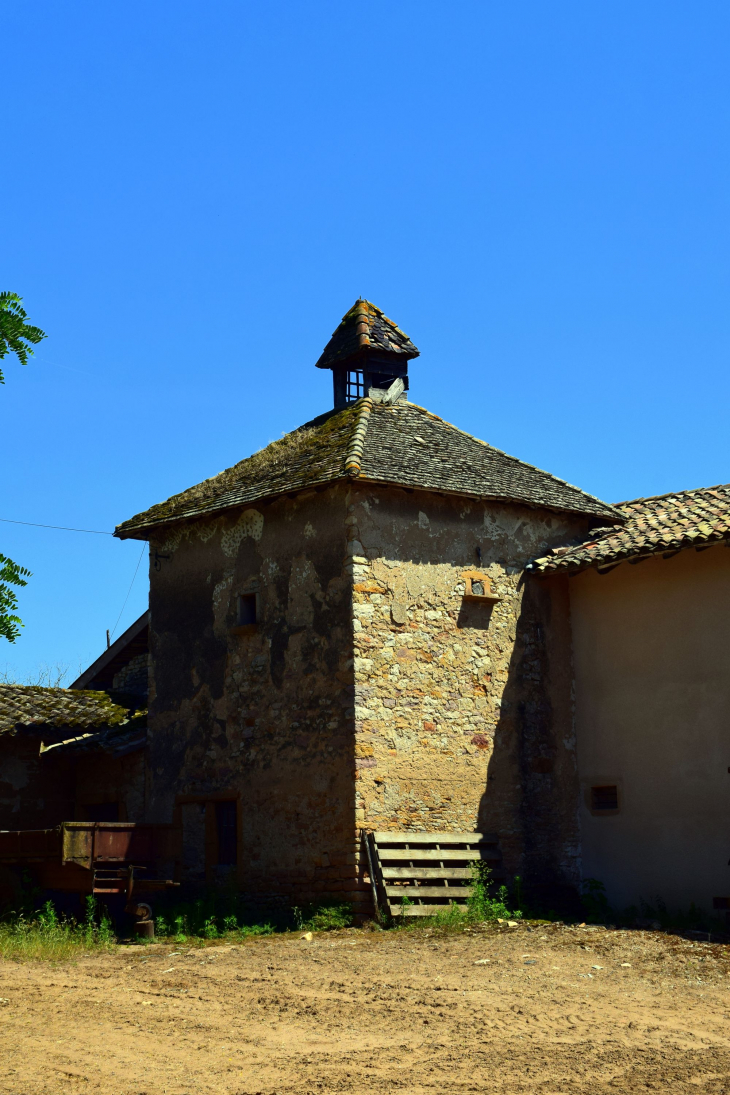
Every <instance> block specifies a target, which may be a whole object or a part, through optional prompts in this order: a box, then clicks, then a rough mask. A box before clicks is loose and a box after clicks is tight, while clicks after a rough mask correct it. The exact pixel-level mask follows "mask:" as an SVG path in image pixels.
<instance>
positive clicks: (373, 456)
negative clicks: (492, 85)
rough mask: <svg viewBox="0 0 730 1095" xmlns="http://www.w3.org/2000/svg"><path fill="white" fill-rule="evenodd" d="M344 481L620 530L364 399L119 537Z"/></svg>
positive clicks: (487, 453) (589, 501) (522, 475)
mask: <svg viewBox="0 0 730 1095" xmlns="http://www.w3.org/2000/svg"><path fill="white" fill-rule="evenodd" d="M345 476H348V477H350V478H352V479H356V480H358V481H360V482H368V481H371V482H377V483H384V484H392V485H394V486H405V487H413V488H420V489H422V490H433V491H441V492H447V493H451V494H457V495H465V496H467V497H475V498H483V499H496V500H500V501H506V502H521V503H524V504H526V505H529V506H539V507H543V508H547V509H552V510H557V511H560V512H569V513H579V514H584V515H586V516H590V517H598V518H603V519H604V520H608V521H614V522H617V523H619V522H623V521H624V517H623V516H622V514H621V513H620V512H618V511H617V510H615V509H614V508H613V507H612V506H608V505H606V504H605V502H601V501H600V500H599V499H598V498H594V497H593V496H592V495H590V494H585V493H584V492H583V491H581V490H579V489H578V488H577V487H573V486H571V485H570V484H569V483H566V482H564V480H562V479H557V478H556V477H555V476H554V475H549V474H548V472H544V471H540V469H539V468H535V467H533V466H532V465H531V464H525V463H523V461H521V460H517V459H515V457H513V456H507V454H506V453H503V452H501V451H500V450H499V449H495V448H492V446H491V445H487V444H486V443H485V442H484V441H479V440H478V439H477V438H476V437H472V436H471V435H470V434H467V433H463V432H462V431H461V430H458V429H457V428H456V427H455V426H451V425H449V423H448V422H445V421H444V420H443V419H442V418H439V417H438V416H437V415H435V414H431V413H430V411H427V410H424V409H423V407H417V406H415V404H413V403H408V402H405V401H403V402H398V403H395V404H393V405H387V404H384V403H377V402H375V401H373V400H372V399H369V398H365V399H360V400H358V402H357V403H355V404H353V405H352V406H350V407H346V408H345V409H344V410H342V411H337V412H332V413H330V414H328V415H323V416H322V417H321V418H318V419H315V420H314V421H313V422H310V423H308V424H307V425H305V426H302V427H301V428H300V429H298V430H295V431H294V432H293V433H290V434H287V435H286V436H285V437H283V438H282V439H281V440H280V441H274V442H273V443H272V444H271V445H269V446H268V447H267V448H265V449H262V450H261V452H258V453H255V454H254V455H253V456H250V457H248V459H246V460H242V461H241V462H240V463H239V464H236V465H234V467H232V468H229V469H228V470H227V471H223V472H221V473H220V474H219V475H216V476H214V477H213V478H212V479H206V480H205V481H204V482H203V483H200V484H199V485H198V486H196V487H191V488H190V489H189V490H186V491H183V492H182V493H181V494H176V495H174V496H173V497H172V498H169V499H168V500H167V502H162V503H160V504H158V505H156V506H152V507H151V509H148V510H146V511H145V512H144V513H140V514H138V515H137V516H136V517H132V518H131V520H129V521H125V522H124V523H123V524H121V525H119V526H118V527H117V529H116V532H115V535H117V536H119V537H121V538H122V539H125V538H127V537H134V538H136V539H141V540H144V539H148V538H149V537H150V536H151V535H152V534H153V532H154V530H155V529H156V528H162V527H164V526H165V525H169V524H171V523H173V522H177V521H181V520H189V519H192V518H197V517H203V516H216V515H217V514H219V513H221V512H223V511H225V510H229V509H234V508H236V507H239V506H245V505H250V504H252V503H253V502H256V501H259V500H263V499H266V498H273V497H276V496H278V495H282V494H287V493H291V492H293V491H298V490H303V489H306V488H309V487H313V486H316V485H319V484H323V483H329V482H334V481H336V480H338V479H343V478H345Z"/></svg>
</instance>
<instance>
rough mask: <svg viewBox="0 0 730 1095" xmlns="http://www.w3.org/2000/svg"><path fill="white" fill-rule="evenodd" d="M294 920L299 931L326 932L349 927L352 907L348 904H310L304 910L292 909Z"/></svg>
mask: <svg viewBox="0 0 730 1095" xmlns="http://www.w3.org/2000/svg"><path fill="white" fill-rule="evenodd" d="M294 920H295V923H296V926H297V929H298V930H299V931H312V932H327V931H337V930H338V929H339V928H349V927H350V926H351V924H352V909H351V908H350V906H349V905H337V904H335V903H332V904H328V903H325V904H323V905H310V906H309V907H308V908H307V910H306V912H304V913H303V912H302V911H301V909H297V908H295V909H294Z"/></svg>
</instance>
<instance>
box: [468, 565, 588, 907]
mask: <svg viewBox="0 0 730 1095" xmlns="http://www.w3.org/2000/svg"><path fill="white" fill-rule="evenodd" d="M567 581H568V579H567V578H559V579H557V580H555V579H551V580H540V579H535V578H532V577H526V576H524V575H523V577H522V579H521V582H520V585H521V587H522V590H523V597H522V605H521V609H520V612H519V615H518V618H517V622H516V629H515V641H514V645H513V648H512V654H511V658H510V661H509V667H508V670H507V679H506V682H505V686H504V691H503V693H502V701H501V704H500V708H499V711H500V713H499V717H498V720H497V724H496V727H495V731H494V741H493V751H492V755H491V757H490V760H489V764H488V769H487V787H486V788H485V791H484V794H483V796H482V799H481V803H480V806H479V828H480V830H481V831H484V832H496V833H498V835H499V839H500V845H501V848H502V853H503V859H504V866H505V868H506V871H507V874H508V876H510V877H514V876H515V875H517V874H519V875H520V876H521V878H522V880H523V892H524V894H525V898H526V900H527V902H528V903H529V904H530V905H532V906H533V907H534V908H535V909H536V910H544V911H548V910H554V911H557V912H561V913H563V914H565V915H572V914H577V913H579V912H580V910H581V903H580V896H579V889H580V874H579V870H580V867H579V818H578V806H579V801H578V795H579V786H578V773H577V764H576V755H575V745H574V730H573V725H572V698H571V688H572V662H571V642H570V617H569V605H568V590H567ZM468 608H469V606H465V610H466V611H465V612H464V614H463V622H462V616H460V617H459V626H468V627H475V626H478V625H477V624H476V623H475V622H474V621H473V620H471V619H470V618H469V612H468ZM467 620H468V622H467ZM483 626H485V627H486V626H488V622H487V621H486V620H485V621H484V625H483ZM488 744H489V743H486V745H487V747H488Z"/></svg>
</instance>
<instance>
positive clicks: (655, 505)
mask: <svg viewBox="0 0 730 1095" xmlns="http://www.w3.org/2000/svg"><path fill="white" fill-rule="evenodd" d="M616 509H617V510H619V511H620V512H621V513H622V514H623V515H624V517H625V518H626V524H625V525H624V526H623V527H620V528H616V527H612V528H605V529H594V530H593V532H592V534H591V539H590V540H587V541H585V542H583V543H580V544H567V545H565V546H564V547H559V548H553V549H552V551H550V553H549V554H548V555H545V556H544V557H543V558H541V559H535V560H533V562H532V563H530V564H529V569H531V570H533V571H536V572H538V573H549V572H553V571H561V570H562V571H575V570H582V569H584V568H586V567H591V566H601V565H605V566H608V565H609V564H611V563H617V562H621V561H622V560H624V559H634V558H637V557H640V556H642V555H653V554H656V553H657V552H662V551H676V550H679V549H680V548H683V547H697V546H698V545H699V544H711V543H715V542H718V541H722V540H730V484H725V485H720V486H717V487H704V488H699V489H698V490H685V491H678V492H677V493H675V494H662V495H658V496H657V497H655V498H636V499H634V500H633V501H632V502H619V503H618V504H617V505H616Z"/></svg>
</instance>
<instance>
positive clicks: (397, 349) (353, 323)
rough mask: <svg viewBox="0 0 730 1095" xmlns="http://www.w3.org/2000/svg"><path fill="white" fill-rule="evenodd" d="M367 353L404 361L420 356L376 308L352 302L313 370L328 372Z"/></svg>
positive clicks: (361, 302)
mask: <svg viewBox="0 0 730 1095" xmlns="http://www.w3.org/2000/svg"><path fill="white" fill-rule="evenodd" d="M368 351H369V352H375V353H388V354H398V355H400V356H401V357H404V358H405V359H406V360H408V359H409V358H412V357H418V355H419V352H420V351H419V350H417V349H416V347H415V346H414V345H413V343H412V342H411V340H410V338H409V337H408V335H407V334H406V333H405V331H401V329H400V327H398V326H396V324H395V323H393V320H392V319H388V317H387V316H384V315H383V313H382V312H381V311H380V309H379V308H376V307H375V305H374V304H371V303H370V301H369V300H356V301H355V303H354V304H353V306H352V308H351V309H350V311H349V312H346V313H345V315H344V316H343V317H342V320H341V321H340V325H339V327H338V328H337V330H336V331H335V332H334V334H333V335H332V338H331V339H330V340H329V342H328V343H327V345H326V346H325V348H324V350H323V351H322V356H321V357H320V359H319V361H318V362H317V368H318V369H332V368H334V366H335V365H342V364H344V362H345V361H347V360H348V358H351V357H356V356H359V355H360V354H362V353H367V352H368Z"/></svg>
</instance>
